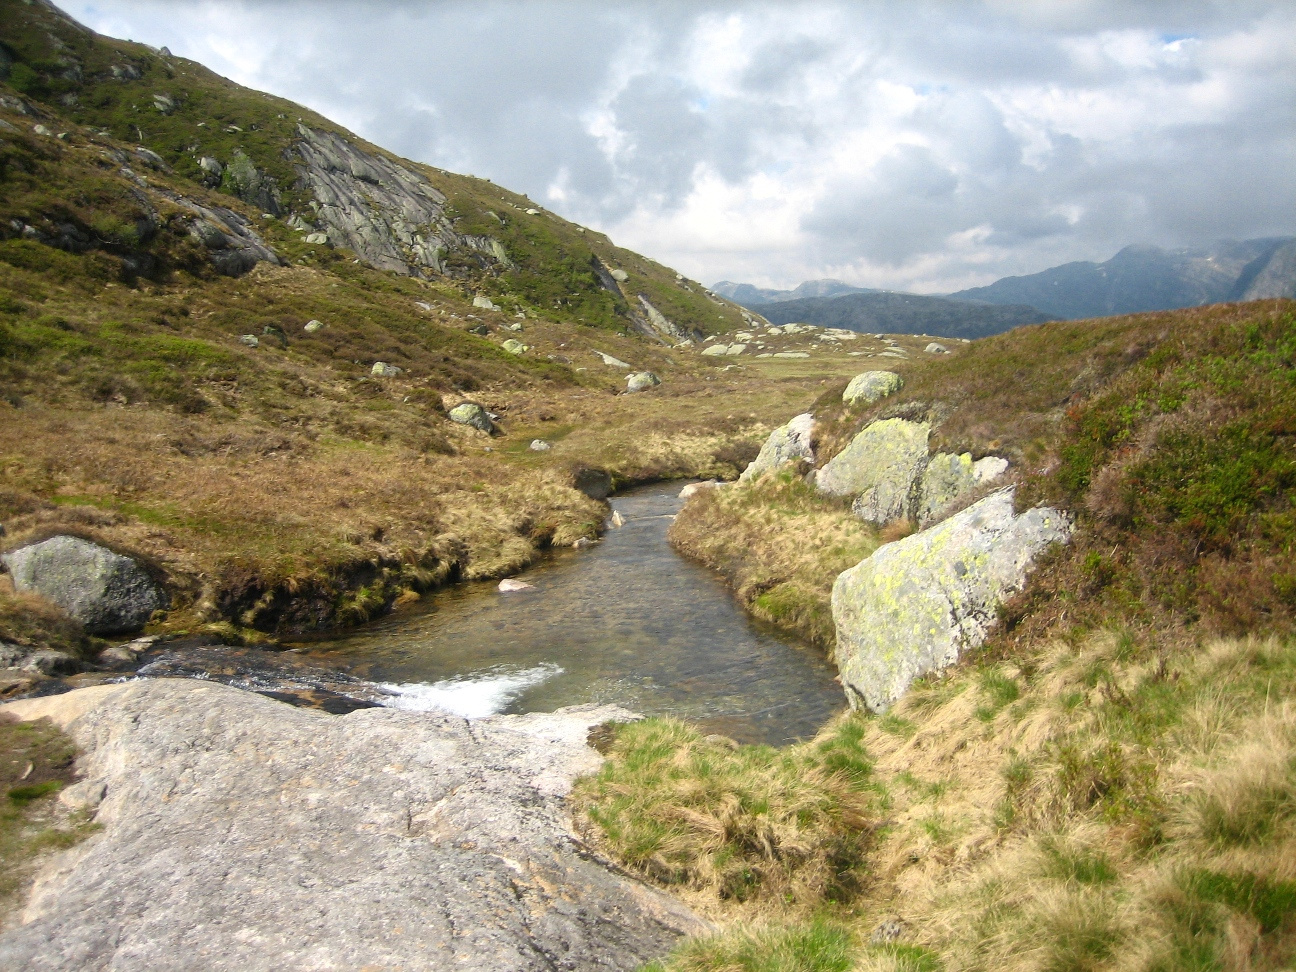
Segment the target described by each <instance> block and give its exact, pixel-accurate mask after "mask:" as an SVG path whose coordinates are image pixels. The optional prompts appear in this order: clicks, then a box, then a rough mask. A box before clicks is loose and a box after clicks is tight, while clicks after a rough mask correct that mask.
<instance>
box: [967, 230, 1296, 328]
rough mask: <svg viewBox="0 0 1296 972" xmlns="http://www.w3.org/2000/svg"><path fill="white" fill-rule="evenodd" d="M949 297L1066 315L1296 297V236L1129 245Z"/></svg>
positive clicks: (1090, 314)
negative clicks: (1102, 257) (1171, 246)
mask: <svg viewBox="0 0 1296 972" xmlns="http://www.w3.org/2000/svg"><path fill="white" fill-rule="evenodd" d="M950 296H951V297H954V298H957V299H961V300H981V301H986V302H988V303H992V304H1031V305H1032V306H1035V307H1038V308H1039V309H1040V310H1042V311H1045V312H1047V313H1048V314H1051V315H1053V316H1055V317H1061V318H1064V319H1077V318H1084V317H1106V316H1109V315H1112V314H1134V313H1138V312H1140V311H1155V310H1172V309H1174V308H1177V307H1196V306H1199V305H1202V304H1217V303H1220V302H1222V301H1226V300H1259V299H1262V298H1266V297H1296V240H1293V239H1291V238H1279V239H1265V240H1247V241H1246V242H1243V243H1221V244H1219V245H1217V246H1215V247H1211V248H1208V249H1202V250H1163V249H1160V248H1159V247H1154V246H1127V247H1126V248H1125V249H1123V250H1121V251H1120V252H1119V253H1117V254H1116V255H1115V256H1114V257H1112V258H1111V259H1110V260H1108V261H1107V262H1105V263H1090V262H1076V263H1067V264H1063V265H1062V266H1060V267H1053V268H1051V269H1049V270H1044V271H1041V272H1040V273H1034V274H1030V275H1029V276H1024V277H1005V278H1004V279H1002V280H997V281H995V282H994V283H992V284H990V285H989V286H986V287H973V288H972V289H970V290H960V291H959V292H958V293H956V294H951V295H950Z"/></svg>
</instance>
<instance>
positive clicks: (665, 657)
mask: <svg viewBox="0 0 1296 972" xmlns="http://www.w3.org/2000/svg"><path fill="white" fill-rule="evenodd" d="M682 485H683V484H682V483H679V482H674V483H664V484H657V485H654V486H648V487H643V488H640V489H637V490H634V491H631V492H627V493H625V494H622V495H619V496H616V497H613V498H612V500H611V503H612V508H613V510H614V511H615V512H618V513H620V514H621V517H622V518H623V520H624V525H623V526H621V527H619V528H616V527H609V528H608V530H607V533H606V535H605V537H604V538H603V540H602V541H600V542H599V543H598V544H595V545H594V546H592V547H589V548H586V549H584V550H561V551H555V552H554V553H553V554H552V555H550V556H548V557H546V558H545V559H544V560H543V561H542V562H540V563H538V564H536V565H534V566H533V567H531V568H530V569H528V570H527V571H525V572H524V573H522V574H519V575H518V576H517V577H516V578H514V579H515V580H519V581H523V582H525V583H527V584H530V585H532V589H530V590H523V591H518V592H514V593H501V592H499V590H498V585H497V583H496V582H489V583H487V582H482V583H467V584H458V585H455V586H452V587H448V588H445V589H442V590H440V591H437V592H435V593H434V594H430V595H428V596H426V597H424V598H423V599H422V600H421V601H419V602H417V603H416V604H414V605H410V606H407V607H405V608H402V609H400V610H398V611H397V612H395V613H393V614H391V615H389V616H387V617H385V618H383V619H381V620H379V621H375V622H373V623H371V624H368V625H365V626H364V627H363V628H359V629H356V630H352V631H348V632H347V633H346V634H345V635H344V636H341V637H334V638H331V639H329V640H324V641H313V642H310V643H306V644H300V645H297V646H295V647H294V648H293V650H292V651H289V652H270V651H259V650H256V649H250V648H220V647H210V646H209V647H192V648H185V647H183V646H175V647H171V646H167V645H162V646H159V650H157V651H153V652H150V653H149V655H148V656H146V657H145V659H144V662H145V664H144V665H143V667H142V668H141V669H140V672H139V674H141V675H146V676H147V675H187V676H192V677H199V678H212V679H217V680H220V681H224V682H229V683H230V684H235V685H240V686H242V687H245V688H249V689H252V690H254V691H260V692H263V693H265V694H268V695H271V696H275V697H281V698H284V699H285V700H287V701H293V702H297V703H303V702H305V703H307V704H315V705H318V706H320V707H322V708H326V709H329V710H331V711H347V710H349V709H352V708H356V707H359V706H365V705H375V704H376V705H386V706H392V707H396V708H403V709H413V710H420V711H426V710H433V709H438V710H444V711H449V712H452V713H455V714H458V715H462V716H465V717H476V716H485V715H490V714H493V713H497V712H532V711H550V710H552V709H556V708H558V707H560V706H565V705H574V704H578V703H585V702H598V703H609V702H610V703H616V704H619V705H623V706H625V707H626V708H628V709H633V710H634V711H636V712H641V713H643V714H645V715H674V716H679V717H681V718H685V719H688V720H691V721H693V722H696V723H698V724H700V725H701V726H703V727H704V728H705V729H706V731H708V732H715V733H722V734H724V735H726V736H730V737H732V738H734V739H737V740H738V741H739V742H745V743H768V744H771V745H783V744H786V743H789V742H793V741H795V740H798V739H805V738H809V737H810V736H813V735H814V733H815V732H816V731H817V730H818V729H819V728H820V727H821V726H823V724H824V723H825V722H826V721H827V720H828V719H829V718H831V717H832V716H833V715H834V714H835V713H836V712H839V711H840V710H841V709H843V708H844V706H845V698H844V696H843V694H842V689H841V686H840V685H838V684H837V682H836V681H835V680H834V676H835V674H836V672H835V669H834V668H833V666H832V664H831V663H830V662H828V661H827V659H825V658H824V657H823V655H822V653H821V652H819V651H818V650H817V649H814V648H811V647H807V646H804V645H801V644H799V643H797V642H796V641H795V640H793V639H791V638H789V637H787V636H784V635H782V634H780V633H778V632H777V631H776V630H774V629H773V628H771V627H769V626H766V625H763V624H761V623H759V622H757V621H755V620H753V619H752V618H750V617H748V616H747V614H746V613H745V612H744V611H743V610H742V608H741V607H740V606H739V605H738V603H737V601H736V600H735V599H734V597H733V595H732V593H731V592H730V591H729V590H728V588H726V587H725V585H724V584H723V582H722V581H721V580H720V579H719V577H718V576H716V575H715V574H713V573H712V572H711V571H709V570H707V569H706V568H704V567H701V566H699V565H697V564H693V563H691V562H689V561H687V560H685V559H684V558H682V557H680V556H679V555H678V554H677V553H675V551H674V550H673V549H672V548H671V547H670V545H669V544H668V543H667V540H666V531H667V530H668V529H669V527H670V524H671V521H672V519H673V518H674V515H675V514H676V513H677V512H678V511H679V509H680V506H681V505H682V501H681V500H680V499H679V498H678V494H679V491H680V488H681V487H682Z"/></svg>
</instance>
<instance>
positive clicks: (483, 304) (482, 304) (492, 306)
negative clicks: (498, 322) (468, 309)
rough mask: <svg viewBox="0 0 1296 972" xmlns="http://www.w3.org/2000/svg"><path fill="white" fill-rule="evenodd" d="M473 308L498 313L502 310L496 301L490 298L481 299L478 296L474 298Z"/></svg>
mask: <svg viewBox="0 0 1296 972" xmlns="http://www.w3.org/2000/svg"><path fill="white" fill-rule="evenodd" d="M473 306H474V307H479V308H481V309H482V310H492V311H497V310H499V309H500V308H499V305H497V304H496V303H495V302H494V301H492V300H491V299H490V298H489V297H480V296H478V297H474V298H473Z"/></svg>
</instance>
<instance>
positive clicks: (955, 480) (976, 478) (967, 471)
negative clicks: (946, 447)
mask: <svg viewBox="0 0 1296 972" xmlns="http://www.w3.org/2000/svg"><path fill="white" fill-rule="evenodd" d="M1007 469H1008V460H1007V459H1000V458H999V457H998V456H986V457H985V458H984V459H978V460H977V461H976V462H973V461H972V454H971V453H970V452H964V453H960V454H958V455H954V454H952V453H948V452H941V453H937V454H936V455H934V456H932V457H931V459H930V461H928V463H927V468H926V469H924V470H923V476H922V483H921V484H920V485H919V488H918V499H917V502H916V504H915V509H914V519H916V520H917V521H918V522H919V524H926V523H930V522H931V520H932V519H933V518H934V517H935V516H936V514H937V513H939V512H940V511H941V509H942V508H943V507H945V506H948V505H949V504H950V503H953V502H954V501H955V500H956V499H958V498H959V497H960V496H962V495H964V494H965V493H967V492H969V491H970V490H972V489H975V488H976V487H977V486H982V485H984V484H986V483H991V482H994V481H995V480H996V479H998V478H999V477H1000V476H1002V475H1003V474H1004V472H1005V471H1006V470H1007Z"/></svg>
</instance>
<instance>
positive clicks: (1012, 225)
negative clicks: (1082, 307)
mask: <svg viewBox="0 0 1296 972" xmlns="http://www.w3.org/2000/svg"><path fill="white" fill-rule="evenodd" d="M65 7H66V9H67V10H68V11H69V12H70V13H71V14H72V15H73V16H76V17H78V18H79V19H81V20H82V21H83V22H85V23H88V24H89V25H90V26H92V27H94V28H95V29H96V30H99V31H101V32H103V33H108V34H112V35H114V36H127V37H131V38H133V39H136V40H141V41H145V42H148V43H151V44H155V45H162V44H165V45H167V46H169V47H170V48H171V49H172V50H173V51H175V52H176V53H177V54H182V55H184V56H187V57H191V58H194V59H195V60H199V61H202V62H203V63H205V64H207V65H208V66H210V67H212V68H213V69H214V70H216V71H219V72H220V73H222V74H226V75H228V76H230V77H232V78H234V79H235V80H237V81H239V82H241V83H244V84H248V85H251V86H253V87H257V88H262V89H265V90H270V91H273V92H275V93H276V94H281V95H284V96H286V97H289V98H292V99H294V100H297V101H300V102H302V103H304V104H307V105H308V106H310V107H311V108H314V109H316V110H318V111H320V112H322V113H324V114H326V115H328V116H330V117H332V118H334V119H336V120H337V121H339V122H340V123H342V124H344V125H347V126H348V127H350V128H352V129H353V130H355V131H356V132H358V133H359V134H361V135H363V136H364V137H365V138H368V139H370V140H371V141H374V142H377V143H379V144H382V145H384V146H386V147H388V148H391V149H392V150H394V151H397V152H400V153H401V154H404V155H407V156H409V157H411V158H416V159H419V160H422V161H427V162H430V163H432V164H434V165H438V166H441V167H444V168H449V169H453V170H457V171H465V172H470V173H472V174H475V175H479V176H485V177H489V178H491V179H493V180H494V181H496V182H497V183H500V184H503V185H507V186H509V187H510V188H513V189H516V190H518V191H521V192H526V193H528V194H529V195H531V196H532V197H533V198H536V199H539V200H543V201H545V202H546V204H548V205H550V206H552V207H553V208H554V209H556V210H557V211H559V212H562V213H563V214H565V215H567V216H569V217H571V218H573V219H576V220H579V221H581V222H584V223H587V224H589V225H593V226H595V227H597V228H599V229H601V230H604V231H605V232H608V233H609V234H610V235H611V236H612V237H613V238H614V239H616V240H617V242H619V243H622V244H624V245H626V246H630V247H632V248H634V249H638V250H640V251H642V252H644V253H646V254H648V255H650V256H652V257H654V258H655V259H658V260H660V261H662V262H664V263H667V264H670V265H674V266H676V267H678V268H679V269H681V270H683V271H684V272H686V273H688V274H689V275H690V276H693V277H698V278H701V279H704V280H713V279H720V278H729V279H747V280H751V281H753V282H756V283H760V284H766V285H780V286H787V285H793V284H795V283H797V282H799V281H800V280H802V279H806V278H810V277H817V276H837V277H841V278H842V279H846V280H849V281H852V282H854V283H858V284H861V285H870V286H886V287H893V288H897V289H916V290H921V291H930V292H939V291H942V290H953V289H958V288H960V287H964V286H970V285H974V284H980V283H985V282H988V281H990V280H993V279H995V278H997V277H999V276H1002V275H1005V274H1009V273H1028V272H1032V271H1034V270H1039V269H1042V268H1044V267H1046V266H1050V265H1053V264H1055V263H1059V262H1064V261H1066V260H1073V259H1106V258H1107V257H1109V256H1111V255H1112V254H1113V253H1114V252H1115V251H1116V250H1117V249H1119V248H1120V247H1122V246H1124V245H1126V244H1128V243H1134V242H1140V243H1156V244H1161V245H1168V246H1183V245H1193V244H1200V243H1205V242H1208V241H1211V240H1213V239H1216V238H1222V237H1233V238H1245V237H1250V236H1260V235H1277V234H1287V233H1293V232H1296V183H1294V182H1293V180H1292V179H1291V178H1290V173H1291V172H1292V171H1296V8H1293V7H1292V6H1291V5H1290V4H1287V3H1284V2H1282V0H1269V2H1264V0H1237V2H1232V3H1228V4H1224V3H1218V2H1210V0H1184V2H1180V3H1176V4H1165V3H1161V2H1154V0H1143V2H1130V0H1060V2H1056V3H1049V4H1039V3H1034V2H1030V0H983V2H981V3H979V4H963V3H954V2H904V3H901V2H899V0H896V2H882V0H875V2H869V3H852V2H846V0H840V2H817V3H812V2H805V3H785V4H780V3H769V2H760V3H758V2H737V0H732V2H719V0H714V2H704V3H687V2H684V0H660V2H649V0H642V2H628V3H621V4H607V3H593V2H584V0H565V2H558V0H554V2H547V3H546V2H541V3H527V2H520V0H513V2H504V0H484V2H468V0H440V2H430V0H429V2H416V0H404V2H398V0H390V2H360V0H332V2H327V3H318V2H312V3H308V2H306V0H239V2H230V0H165V2H163V0H69V2H67V3H66V4H65Z"/></svg>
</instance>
